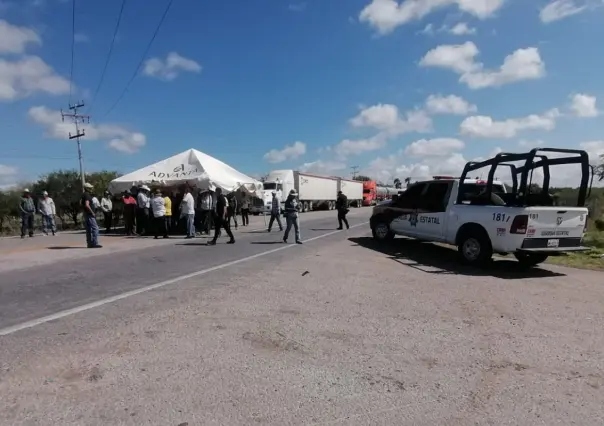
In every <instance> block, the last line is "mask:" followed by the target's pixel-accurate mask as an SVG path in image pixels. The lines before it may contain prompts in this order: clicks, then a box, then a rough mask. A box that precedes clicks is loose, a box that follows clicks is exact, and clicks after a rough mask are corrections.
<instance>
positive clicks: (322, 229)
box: [311, 228, 338, 231]
mask: <svg viewBox="0 0 604 426" xmlns="http://www.w3.org/2000/svg"><path fill="white" fill-rule="evenodd" d="M337 230H338V229H337V228H311V231H337Z"/></svg>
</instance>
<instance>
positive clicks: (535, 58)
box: [419, 41, 545, 89]
mask: <svg viewBox="0 0 604 426" xmlns="http://www.w3.org/2000/svg"><path fill="white" fill-rule="evenodd" d="M478 54H479V50H478V48H477V47H476V45H475V44H474V43H472V42H470V41H468V42H465V43H463V44H454V45H441V46H437V47H435V48H434V49H432V50H430V51H428V52H427V53H426V54H425V55H424V57H423V58H422V59H421V60H420V62H419V65H420V66H423V67H438V68H445V69H450V70H451V71H453V72H455V73H457V74H459V75H460V78H459V81H460V82H461V83H465V84H466V85H467V86H468V87H469V88H470V89H483V88H485V87H498V86H503V85H505V84H510V83H514V82H517V81H522V80H534V79H539V78H541V77H543V76H544V75H545V64H544V63H543V61H542V60H541V55H540V54H539V49H537V48H536V47H528V48H525V49H518V50H516V51H515V52H513V53H512V54H510V55H508V56H506V57H505V59H504V61H503V64H502V65H501V66H500V67H499V69H497V70H489V69H485V68H484V64H482V63H481V62H476V56H478Z"/></svg>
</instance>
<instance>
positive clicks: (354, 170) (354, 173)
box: [351, 166, 359, 179]
mask: <svg viewBox="0 0 604 426" xmlns="http://www.w3.org/2000/svg"><path fill="white" fill-rule="evenodd" d="M351 169H352V179H354V178H355V177H357V170H358V169H359V166H352V167H351Z"/></svg>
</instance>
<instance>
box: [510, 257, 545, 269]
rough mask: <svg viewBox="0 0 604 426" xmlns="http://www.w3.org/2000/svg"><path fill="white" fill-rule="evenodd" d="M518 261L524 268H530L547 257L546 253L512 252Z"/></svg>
mask: <svg viewBox="0 0 604 426" xmlns="http://www.w3.org/2000/svg"><path fill="white" fill-rule="evenodd" d="M514 256H515V257H516V259H518V263H520V265H521V266H523V267H525V268H530V267H533V266H536V265H538V264H540V263H543V262H545V261H546V260H547V258H548V257H549V256H548V255H547V254H542V253H514Z"/></svg>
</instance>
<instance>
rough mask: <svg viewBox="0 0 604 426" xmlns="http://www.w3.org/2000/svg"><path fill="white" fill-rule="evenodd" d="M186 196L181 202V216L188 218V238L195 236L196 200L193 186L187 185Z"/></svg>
mask: <svg viewBox="0 0 604 426" xmlns="http://www.w3.org/2000/svg"><path fill="white" fill-rule="evenodd" d="M184 193H185V195H184V197H183V198H182V202H181V203H180V217H181V219H182V218H186V219H187V236H186V238H187V239H190V238H195V200H194V199H193V195H192V194H191V188H189V187H188V186H185V189H184Z"/></svg>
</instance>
